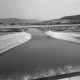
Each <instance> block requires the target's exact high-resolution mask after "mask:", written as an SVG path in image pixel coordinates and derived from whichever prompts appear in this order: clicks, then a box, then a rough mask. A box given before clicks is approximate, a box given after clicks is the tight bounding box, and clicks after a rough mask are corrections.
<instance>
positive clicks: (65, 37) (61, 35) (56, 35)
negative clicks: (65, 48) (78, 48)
mask: <svg viewBox="0 0 80 80" xmlns="http://www.w3.org/2000/svg"><path fill="white" fill-rule="evenodd" d="M45 34H47V35H49V36H51V37H53V38H57V39H61V40H65V41H71V42H76V43H80V40H79V39H76V38H77V37H80V34H77V33H64V32H53V31H47V32H45Z"/></svg>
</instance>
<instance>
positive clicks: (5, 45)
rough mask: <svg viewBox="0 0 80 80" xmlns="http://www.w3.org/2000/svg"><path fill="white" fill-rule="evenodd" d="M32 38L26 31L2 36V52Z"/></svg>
mask: <svg viewBox="0 0 80 80" xmlns="http://www.w3.org/2000/svg"><path fill="white" fill-rule="evenodd" d="M30 39H31V35H30V34H29V33H26V32H20V33H14V34H8V35H3V36H0V54H1V53H3V52H5V51H7V50H9V49H11V48H13V47H16V46H18V45H20V44H22V43H24V42H26V41H29V40H30Z"/></svg>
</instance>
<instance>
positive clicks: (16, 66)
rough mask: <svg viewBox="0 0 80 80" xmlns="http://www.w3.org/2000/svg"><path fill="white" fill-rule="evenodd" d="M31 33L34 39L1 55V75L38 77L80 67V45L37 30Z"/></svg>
mask: <svg viewBox="0 0 80 80" xmlns="http://www.w3.org/2000/svg"><path fill="white" fill-rule="evenodd" d="M29 32H30V34H31V35H32V39H30V40H29V41H28V42H25V43H23V44H21V45H19V46H17V47H15V48H13V49H10V50H8V51H6V52H4V53H3V54H1V55H0V74H1V75H5V76H9V75H10V76H13V75H32V74H36V75H37V74H39V73H40V72H47V71H48V72H49V71H50V70H51V71H52V70H54V71H55V72H57V71H58V70H60V68H61V69H64V67H65V66H77V65H80V44H76V43H72V42H67V41H63V40H59V39H55V38H51V37H49V36H48V35H46V34H44V33H43V32H41V31H39V30H37V29H30V30H29ZM52 74H53V73H52Z"/></svg>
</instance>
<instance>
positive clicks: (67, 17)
mask: <svg viewBox="0 0 80 80" xmlns="http://www.w3.org/2000/svg"><path fill="white" fill-rule="evenodd" d="M64 19H65V20H80V15H73V16H65V17H62V18H61V20H64Z"/></svg>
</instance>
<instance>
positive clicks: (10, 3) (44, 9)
mask: <svg viewBox="0 0 80 80" xmlns="http://www.w3.org/2000/svg"><path fill="white" fill-rule="evenodd" d="M75 14H76V15H77V14H80V0H0V18H8V17H9V18H11V17H13V18H25V19H40V20H48V19H55V18H60V17H62V16H65V15H75Z"/></svg>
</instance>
